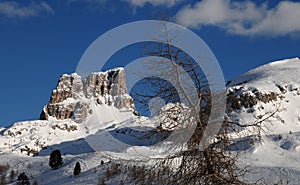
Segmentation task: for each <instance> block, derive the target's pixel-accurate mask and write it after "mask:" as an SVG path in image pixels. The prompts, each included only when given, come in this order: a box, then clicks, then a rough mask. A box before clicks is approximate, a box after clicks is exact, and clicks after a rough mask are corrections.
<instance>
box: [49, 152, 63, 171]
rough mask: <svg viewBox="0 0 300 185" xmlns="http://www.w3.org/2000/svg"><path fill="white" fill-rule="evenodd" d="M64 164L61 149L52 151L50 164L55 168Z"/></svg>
mask: <svg viewBox="0 0 300 185" xmlns="http://www.w3.org/2000/svg"><path fill="white" fill-rule="evenodd" d="M62 164H63V161H62V158H61V153H60V151H59V150H54V151H52V153H51V154H50V160H49V166H50V167H51V168H52V169H54V170H55V169H58V168H59V167H61V165H62Z"/></svg>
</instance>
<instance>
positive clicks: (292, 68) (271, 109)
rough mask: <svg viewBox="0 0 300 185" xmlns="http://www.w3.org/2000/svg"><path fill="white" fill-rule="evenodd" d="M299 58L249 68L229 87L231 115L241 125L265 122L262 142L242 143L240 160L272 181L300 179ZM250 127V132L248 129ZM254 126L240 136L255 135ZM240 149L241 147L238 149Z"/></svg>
mask: <svg viewBox="0 0 300 185" xmlns="http://www.w3.org/2000/svg"><path fill="white" fill-rule="evenodd" d="M299 74H300V60H299V59H298V58H294V59H287V60H282V61H276V62H272V63H269V64H266V65H263V66H260V67H258V68H256V69H253V70H250V71H249V72H247V73H245V74H243V75H242V76H240V77H238V78H237V79H235V80H233V81H232V82H231V83H230V84H229V87H228V100H229V101H228V102H229V103H228V107H229V108H228V115H229V117H230V119H231V120H232V121H237V122H239V123H240V124H242V125H243V124H244V125H245V124H252V123H255V121H256V122H257V121H258V120H263V119H264V118H267V117H270V118H268V119H267V120H266V121H264V122H263V129H264V131H263V132H262V138H261V142H260V143H254V144H249V142H247V141H245V142H240V143H241V145H242V146H240V149H246V152H245V153H243V154H242V156H241V158H240V161H241V163H242V164H244V165H245V164H249V165H251V166H252V167H254V168H255V171H257V172H258V173H259V174H260V175H253V176H251V177H250V178H253V177H255V176H256V178H257V179H259V178H260V176H261V175H264V177H265V178H266V179H268V180H269V182H272V180H275V179H278V178H280V177H281V178H283V179H288V180H289V182H291V184H298V182H300V178H299V174H300V155H299V154H300V153H299V152H300V79H299ZM249 130H250V131H249ZM255 133H256V131H255V130H251V129H244V130H241V132H240V135H241V136H248V135H255ZM237 150H239V149H237Z"/></svg>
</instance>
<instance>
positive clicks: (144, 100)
mask: <svg viewBox="0 0 300 185" xmlns="http://www.w3.org/2000/svg"><path fill="white" fill-rule="evenodd" d="M164 26H165V27H164V28H165V29H164V30H163V34H164V37H165V39H164V40H158V41H157V42H153V43H151V44H148V45H146V46H145V51H146V54H148V55H150V56H156V57H160V58H161V59H160V60H155V61H149V65H148V67H149V68H150V69H149V70H151V71H156V72H157V73H159V74H158V75H155V76H156V77H153V76H152V77H146V78H144V79H143V80H142V83H141V84H140V85H141V87H140V88H137V90H135V91H132V93H131V95H132V96H133V99H134V100H135V102H137V103H138V105H139V107H141V108H142V109H143V110H147V108H148V104H149V99H153V98H157V97H159V98H160V99H163V100H164V101H165V103H174V102H178V101H179V99H180V98H179V96H182V97H184V98H185V100H186V102H185V103H186V104H187V106H188V107H189V108H190V110H191V111H192V113H193V114H192V115H193V116H195V119H194V120H196V127H195V131H194V133H193V135H192V137H191V138H190V139H189V140H188V142H187V147H186V148H185V149H183V150H182V151H181V152H180V153H175V154H174V155H171V156H168V157H166V158H163V159H159V160H156V161H155V168H153V166H152V167H151V168H149V169H147V167H146V169H145V168H144V167H143V168H141V169H143V170H146V171H147V173H146V174H152V172H153V171H154V172H153V173H154V174H156V175H155V178H153V176H151V179H155V180H153V181H154V182H155V183H154V184H246V182H243V181H242V180H241V179H242V178H241V177H242V176H244V175H245V174H246V173H247V172H249V168H247V167H246V168H244V169H240V168H239V167H238V166H237V164H236V162H237V157H238V155H237V154H236V153H231V151H230V150H228V147H229V146H231V145H233V144H234V141H233V140H232V139H231V138H229V135H228V133H229V132H234V131H237V130H234V129H233V127H234V128H235V129H237V128H247V127H255V128H256V129H257V131H258V135H260V133H261V130H262V129H263V127H262V125H263V123H264V122H266V121H268V120H269V118H271V117H273V116H274V115H275V113H276V112H278V110H279V109H276V110H275V111H274V112H271V113H266V115H263V116H262V117H260V118H256V121H255V122H254V123H250V124H246V125H241V124H240V123H238V122H232V121H229V120H226V119H224V120H223V121H222V126H221V129H220V130H219V131H218V133H217V135H216V136H215V137H214V138H213V139H214V141H213V142H212V143H211V144H210V145H209V146H208V147H207V148H205V149H204V150H199V143H200V141H201V139H203V137H204V132H205V130H206V129H207V126H208V121H209V117H210V114H211V108H212V107H211V106H212V94H211V93H212V92H211V90H210V87H209V82H208V81H207V76H205V74H204V73H203V71H202V70H201V68H200V67H199V66H198V64H197V63H196V62H195V61H194V60H193V59H192V58H191V57H190V56H188V55H187V54H186V53H185V52H184V51H183V50H182V49H181V48H177V47H174V46H173V45H172V40H173V39H174V37H173V38H170V35H169V33H168V32H169V30H168V28H167V24H165V25H164ZM204 60H205V59H204ZM166 66H168V67H167V68H166ZM161 69H163V70H161ZM182 69H183V70H182ZM208 75H212V74H208ZM157 76H159V77H160V78H158V77H157ZM186 76H188V78H190V79H192V81H193V88H196V90H197V97H193V96H191V94H190V92H191V91H192V88H189V87H187V86H186V85H185V84H184V83H185V80H184V79H186ZM164 78H166V79H169V80H167V81H166V80H163V79H164ZM172 84H176V88H175V87H174V86H172ZM145 86H147V87H151V88H152V90H151V91H149V90H147V91H145V90H144V87H145ZM178 89H179V92H178ZM195 100H196V101H195ZM154 106H155V105H154ZM165 111H166V112H167V111H169V110H165ZM174 121H175V122H176V123H178V124H180V123H182V122H180V123H179V122H178V120H176V119H175V120H174ZM189 121H191V120H190V119H185V120H184V122H189ZM162 122H163V121H162ZM176 126H178V125H176ZM172 129H173V128H168V127H167V128H166V127H162V125H160V126H158V127H157V131H158V132H172ZM174 161H176V165H174ZM129 168H131V167H129ZM136 168H137V167H136V166H134V168H131V169H130V170H128V171H139V172H140V173H142V172H141V171H142V170H141V169H139V170H136ZM142 174H145V173H144V172H143V173H142ZM137 177H139V176H138V175H137V174H136V173H134V178H133V179H135V180H136V179H139V178H137ZM140 178H147V175H141V176H140ZM135 182H139V181H135ZM143 182H144V181H143Z"/></svg>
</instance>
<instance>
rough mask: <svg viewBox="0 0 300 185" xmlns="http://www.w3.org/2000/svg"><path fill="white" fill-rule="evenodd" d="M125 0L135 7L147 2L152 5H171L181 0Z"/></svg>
mask: <svg viewBox="0 0 300 185" xmlns="http://www.w3.org/2000/svg"><path fill="white" fill-rule="evenodd" d="M125 1H126V2H128V3H130V4H131V5H132V6H135V7H143V6H144V5H145V4H147V3H149V4H152V5H153V6H167V7H171V6H174V5H175V4H177V3H179V2H181V1H182V0H125Z"/></svg>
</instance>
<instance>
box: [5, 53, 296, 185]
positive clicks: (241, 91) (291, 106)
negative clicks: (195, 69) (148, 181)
mask: <svg viewBox="0 0 300 185" xmlns="http://www.w3.org/2000/svg"><path fill="white" fill-rule="evenodd" d="M298 74H300V59H298V58H294V59H287V60H282V61H277V62H272V63H269V64H267V65H264V66H261V67H258V68H256V69H253V70H251V71H249V72H247V73H245V74H243V75H241V76H240V77H238V78H236V79H235V80H233V81H231V82H230V83H229V84H228V90H227V92H228V96H227V100H228V103H227V119H228V120H231V121H233V122H236V123H238V124H241V125H245V124H252V123H255V122H257V121H259V120H264V119H266V118H268V119H266V120H264V122H263V125H262V127H263V129H264V131H265V132H263V133H262V138H261V141H260V142H255V140H254V141H253V140H252V139H253V138H255V135H256V132H257V130H255V129H254V128H253V130H252V129H251V128H250V129H249V128H247V129H241V130H240V131H239V133H238V136H242V138H244V139H239V140H237V143H240V144H239V145H237V146H239V147H236V148H232V150H233V151H242V150H243V151H245V152H243V153H242V154H241V156H240V164H241V165H242V166H243V165H248V164H249V165H252V166H253V167H254V168H255V169H254V170H256V171H257V172H258V174H259V175H255V174H252V175H251V176H249V177H247V179H248V180H251V181H254V180H256V179H259V178H260V175H263V176H264V177H266V180H269V181H268V182H274V180H276V178H278V177H280V176H281V175H282V176H287V178H288V180H289V181H290V182H291V183H292V184H297V182H299V181H300V157H299V156H300V155H299V152H300V79H299V78H298ZM167 106H168V107H169V108H170V110H181V109H184V106H182V105H180V104H169V105H167ZM163 114H165V115H169V114H172V113H168V112H167V113H163ZM158 116H164V115H162V114H161V115H158ZM156 119H157V118H151V119H150V118H146V117H142V116H137V113H136V110H135V108H134V104H133V100H132V98H131V97H130V96H129V95H128V92H127V89H126V78H125V72H124V70H123V69H122V68H116V69H112V70H109V71H106V72H100V73H93V74H91V75H90V76H88V77H87V78H86V79H81V77H80V76H79V75H77V74H71V75H63V76H62V77H61V78H60V80H59V82H58V85H57V87H56V89H55V90H54V91H53V92H52V94H51V98H50V101H49V103H48V104H47V105H45V107H44V108H43V110H42V113H41V120H36V121H24V122H18V123H15V124H13V125H11V126H10V127H8V128H3V129H1V128H0V164H5V163H9V164H11V166H13V167H14V168H15V169H16V170H18V171H19V172H20V171H26V172H27V173H28V175H29V176H32V179H36V180H37V181H38V182H39V184H96V183H97V182H98V180H99V177H102V176H104V175H105V170H106V168H107V166H109V163H105V164H104V165H101V163H100V161H101V160H103V161H105V162H108V161H109V159H108V158H106V155H103V154H102V153H101V152H100V153H99V152H97V149H98V148H97V147H100V148H101V150H102V151H108V152H113V151H115V150H116V149H120V148H121V144H123V143H118V142H115V141H114V140H113V138H112V137H116V138H118V139H120V140H122V139H123V141H124V142H125V145H124V146H128V145H126V144H129V145H130V144H134V145H147V144H149V143H151V142H155V141H153V140H151V139H142V140H141V139H140V138H143V137H141V136H145V135H147V133H148V132H151V131H153V130H151V128H157V127H158V126H160V127H162V128H164V127H165V126H167V125H170V124H174V123H173V122H174V121H171V122H170V124H169V122H168V123H166V125H160V123H158V122H157V121H155V120H156ZM173 120H174V119H173ZM175 120H177V119H175ZM129 127H139V128H142V129H137V130H132V129H128V128H129ZM94 135H97V137H98V138H96V139H95V138H94ZM232 137H233V138H235V137H237V134H232ZM138 138H139V139H138ZM249 138H250V139H249ZM122 146H123V145H122ZM54 149H60V150H61V152H62V154H63V159H64V165H63V167H62V168H60V169H58V170H55V171H53V170H51V169H50V168H49V166H48V158H49V154H50V152H51V151H52V150H54ZM132 151H133V150H130V147H127V148H124V151H123V152H125V153H126V152H127V154H131V155H134V154H136V153H139V154H141V155H146V154H147V155H150V154H149V153H150V152H153V151H147V150H146V151H143V150H138V149H135V150H134V151H133V152H136V153H131V152H132ZM119 152H120V151H119ZM31 156H35V157H31ZM270 156H271V157H270ZM136 157H138V156H136ZM77 161H80V162H81V164H82V174H81V175H80V176H79V177H77V178H74V177H70V176H71V175H72V172H73V168H74V166H75V163H76V162H77ZM28 165H30V166H31V168H28ZM55 174H60V175H59V176H57V175H55ZM277 176H278V177H277ZM119 180H120V179H118V178H113V179H110V180H107V181H106V183H107V184H118V182H119ZM32 181H33V180H32Z"/></svg>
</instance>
